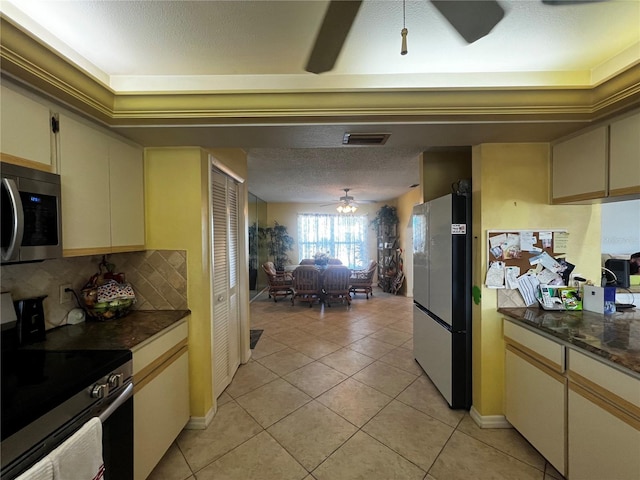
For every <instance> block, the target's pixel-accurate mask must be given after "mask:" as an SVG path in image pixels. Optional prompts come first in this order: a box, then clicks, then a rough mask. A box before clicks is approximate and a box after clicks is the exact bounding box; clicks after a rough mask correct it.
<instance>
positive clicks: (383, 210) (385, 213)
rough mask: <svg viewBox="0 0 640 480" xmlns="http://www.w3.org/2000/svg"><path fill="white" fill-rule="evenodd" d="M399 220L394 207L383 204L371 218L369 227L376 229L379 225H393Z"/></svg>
mask: <svg viewBox="0 0 640 480" xmlns="http://www.w3.org/2000/svg"><path fill="white" fill-rule="evenodd" d="M399 221H400V219H399V218H398V211H397V210H396V207H392V206H390V205H384V206H382V207H380V210H378V211H377V212H376V216H375V218H374V219H373V220H371V227H372V228H373V229H374V230H377V229H378V227H379V226H380V225H395V224H397V223H398V222H399Z"/></svg>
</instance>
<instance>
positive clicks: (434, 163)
mask: <svg viewBox="0 0 640 480" xmlns="http://www.w3.org/2000/svg"><path fill="white" fill-rule="evenodd" d="M422 158H423V162H422V163H423V171H422V185H423V186H422V191H423V198H424V200H425V201H429V200H433V199H434V198H439V197H442V196H444V195H447V194H449V193H451V184H452V183H454V182H457V181H458V180H460V179H463V178H471V148H469V147H465V148H453V149H436V150H429V151H427V152H424V153H423V154H422Z"/></svg>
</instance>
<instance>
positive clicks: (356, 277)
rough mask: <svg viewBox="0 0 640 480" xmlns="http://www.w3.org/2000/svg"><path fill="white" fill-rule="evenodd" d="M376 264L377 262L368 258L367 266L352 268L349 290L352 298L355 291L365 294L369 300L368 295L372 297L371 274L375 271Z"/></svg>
mask: <svg viewBox="0 0 640 480" xmlns="http://www.w3.org/2000/svg"><path fill="white" fill-rule="evenodd" d="M377 266H378V262H376V261H375V260H370V261H369V265H367V268H365V269H362V270H352V272H351V278H350V279H349V281H350V283H351V286H350V287H349V291H350V292H352V293H353V296H354V298H355V295H356V293H364V294H366V296H367V300H369V295H371V296H372V297H373V274H374V273H375V272H376V267H377Z"/></svg>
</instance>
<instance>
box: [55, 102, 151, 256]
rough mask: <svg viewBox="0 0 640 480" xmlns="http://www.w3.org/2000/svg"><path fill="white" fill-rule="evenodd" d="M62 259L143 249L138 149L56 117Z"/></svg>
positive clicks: (142, 179)
mask: <svg viewBox="0 0 640 480" xmlns="http://www.w3.org/2000/svg"><path fill="white" fill-rule="evenodd" d="M59 143H60V176H61V183H62V242H63V253H64V256H65V257H70V256H80V255H91V254H107V253H114V252H126V251H136V250H142V249H144V177H143V154H142V149H140V148H136V147H133V146H131V145H129V144H127V143H125V142H121V141H119V140H117V139H115V138H113V137H111V136H109V135H107V134H106V133H103V132H101V131H100V130H98V129H96V128H93V127H91V126H88V125H87V124H85V123H82V122H80V121H78V120H75V119H74V118H71V117H69V116H66V115H62V114H61V115H60V134H59Z"/></svg>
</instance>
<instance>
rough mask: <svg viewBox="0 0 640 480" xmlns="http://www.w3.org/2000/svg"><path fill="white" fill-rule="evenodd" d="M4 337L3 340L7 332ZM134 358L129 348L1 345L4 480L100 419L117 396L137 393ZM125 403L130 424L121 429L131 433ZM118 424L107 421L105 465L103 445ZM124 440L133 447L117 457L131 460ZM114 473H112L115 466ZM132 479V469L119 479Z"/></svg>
mask: <svg viewBox="0 0 640 480" xmlns="http://www.w3.org/2000/svg"><path fill="white" fill-rule="evenodd" d="M2 333H3V336H4V335H5V334H6V333H7V332H2ZM3 340H4V339H3ZM131 359H132V354H131V351H129V350H72V351H56V350H47V349H46V348H34V346H27V347H22V348H18V347H16V346H15V345H10V344H9V345H8V344H7V343H6V342H3V345H2V364H1V371H2V377H1V388H2V390H1V397H2V398H1V415H2V416H1V417H0V418H1V419H2V420H1V423H0V431H1V436H2V444H1V447H2V456H1V462H2V478H3V479H4V478H5V474H6V475H8V477H6V478H13V477H14V476H16V475H17V474H19V473H20V472H21V471H24V470H25V469H27V468H28V467H29V466H30V465H32V464H33V463H35V462H36V461H38V460H39V459H40V458H42V457H44V456H45V455H46V454H47V453H49V452H50V451H51V450H53V449H54V448H56V447H57V446H58V445H60V444H61V443H62V442H63V441H64V440H65V439H66V438H68V437H69V436H70V435H71V434H73V432H75V431H77V429H78V428H80V426H82V425H83V424H84V423H85V422H86V421H88V420H89V419H90V418H91V417H93V416H102V415H103V414H104V412H105V411H106V410H107V409H108V408H110V405H111V404H112V403H113V402H114V398H116V397H118V396H121V397H122V398H125V395H126V397H127V398H129V397H130V396H131V394H132V390H133V387H132V384H131V380H132V379H131V377H132V360H131ZM125 390H126V392H125ZM129 400H130V398H129ZM122 401H123V402H124V400H122ZM127 403H128V405H127V406H125V407H124V410H127V413H126V420H125V421H122V422H120V423H121V424H122V425H121V426H118V429H126V430H127V431H130V432H132V411H133V409H132V402H131V401H128V402H127ZM128 410H130V412H129V411H128ZM106 418H107V417H106V416H105V419H106ZM114 423H115V422H114V421H110V422H109V423H106V420H104V421H103V450H104V451H103V455H104V456H105V465H107V460H108V458H107V457H109V456H110V455H111V454H110V449H108V448H106V447H105V443H104V442H105V433H108V432H109V430H115V429H114V428H113V427H111V426H110V424H114ZM120 437H122V435H120ZM126 437H127V438H126V439H123V438H120V441H121V442H123V441H124V442H125V443H126V444H129V443H131V448H129V446H127V450H126V451H125V453H124V454H120V453H119V455H118V456H119V457H125V456H126V457H129V456H130V457H131V458H132V434H131V435H129V434H127V435H126ZM129 437H130V438H129ZM118 448H120V447H118ZM129 450H131V455H130V454H129ZM114 463H115V462H114ZM129 463H131V464H132V461H131V462H129ZM107 470H109V469H107ZM110 473H112V474H113V473H114V471H113V468H112V469H111V472H110ZM108 477H110V478H118V477H116V476H114V475H109V476H108ZM108 477H107V478H108ZM128 477H129V475H128V471H127V472H126V474H124V475H121V478H128Z"/></svg>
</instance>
